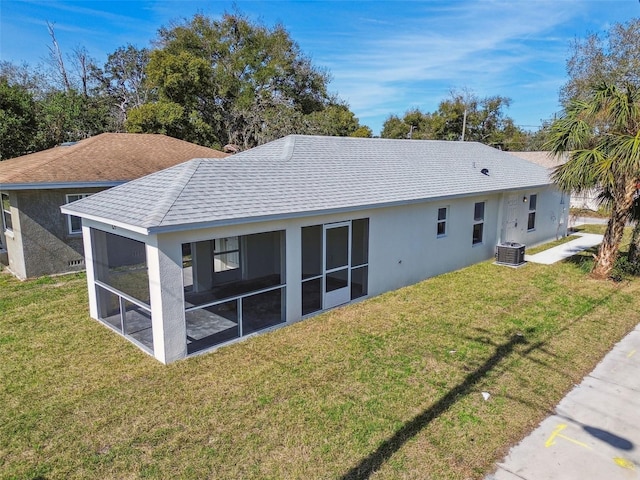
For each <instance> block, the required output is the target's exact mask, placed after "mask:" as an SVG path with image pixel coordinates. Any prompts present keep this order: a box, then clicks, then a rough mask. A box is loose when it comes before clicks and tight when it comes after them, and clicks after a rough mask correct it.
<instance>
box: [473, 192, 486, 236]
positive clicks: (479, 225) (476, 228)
mask: <svg viewBox="0 0 640 480" xmlns="http://www.w3.org/2000/svg"><path fill="white" fill-rule="evenodd" d="M483 230H484V202H477V203H476V204H475V205H474V208H473V245H477V244H479V243H482V237H483V233H484V232H483Z"/></svg>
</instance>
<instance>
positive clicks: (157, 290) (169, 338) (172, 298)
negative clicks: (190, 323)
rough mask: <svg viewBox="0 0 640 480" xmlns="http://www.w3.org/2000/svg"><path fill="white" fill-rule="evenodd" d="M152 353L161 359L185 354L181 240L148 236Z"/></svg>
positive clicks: (185, 335)
mask: <svg viewBox="0 0 640 480" xmlns="http://www.w3.org/2000/svg"><path fill="white" fill-rule="evenodd" d="M147 266H148V268H149V293H150V294H151V324H152V326H153V353H154V356H155V357H156V358H157V359H158V360H159V361H161V362H162V363H165V364H166V363H171V362H174V361H176V360H179V359H181V358H184V357H186V356H187V330H186V324H185V319H184V292H183V286H182V244H181V243H180V242H176V241H173V242H171V241H162V239H160V238H158V237H157V236H155V235H154V236H151V237H149V241H148V243H147Z"/></svg>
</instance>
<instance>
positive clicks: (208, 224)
mask: <svg viewBox="0 0 640 480" xmlns="http://www.w3.org/2000/svg"><path fill="white" fill-rule="evenodd" d="M550 185H553V184H552V183H542V184H539V185H527V186H523V187H514V188H510V189H499V190H487V191H482V192H469V193H461V194H458V195H442V196H438V197H426V198H417V199H412V200H400V201H397V202H385V203H373V204H366V205H357V206H352V207H340V208H328V209H322V210H307V211H302V212H291V213H280V214H274V215H261V216H258V217H239V218H232V219H228V220H214V221H205V222H194V223H182V224H177V225H167V226H157V227H148V228H147V230H146V231H147V234H161V233H171V232H184V231H187V230H200V229H203V228H215V227H227V226H232V225H244V224H248V223H261V222H267V221H274V220H290V219H293V218H304V217H316V216H320V215H334V214H339V213H346V212H360V211H362V210H375V209H379V208H387V207H397V206H401V205H413V204H417V203H425V202H438V201H443V200H453V199H458V198H467V197H477V196H481V195H484V194H486V195H493V194H496V193H510V192H517V191H522V190H532V189H536V188H543V187H548V186H550ZM87 218H88V217H87ZM100 221H101V222H103V223H106V222H105V221H104V219H102V220H100Z"/></svg>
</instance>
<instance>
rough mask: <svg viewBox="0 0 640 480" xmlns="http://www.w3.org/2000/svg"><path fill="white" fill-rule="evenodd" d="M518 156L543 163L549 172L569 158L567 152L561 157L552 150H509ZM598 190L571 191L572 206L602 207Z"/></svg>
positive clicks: (594, 209)
mask: <svg viewBox="0 0 640 480" xmlns="http://www.w3.org/2000/svg"><path fill="white" fill-rule="evenodd" d="M509 153H510V154H511V155H515V156H516V157H520V158H524V159H525V160H528V161H530V162H534V163H537V164H538V165H542V166H543V167H545V168H546V169H548V170H549V173H551V172H553V169H554V168H556V167H557V166H558V165H562V164H563V163H565V162H566V161H567V160H568V159H569V155H568V154H567V153H563V154H561V155H560V157H555V156H554V155H553V153H551V152H509ZM598 193H599V191H597V190H586V191H584V192H571V202H570V206H571V207H572V208H584V209H587V210H593V211H597V210H598V208H599V207H600V204H599V202H598Z"/></svg>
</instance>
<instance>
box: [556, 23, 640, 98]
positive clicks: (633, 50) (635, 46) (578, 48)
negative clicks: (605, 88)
mask: <svg viewBox="0 0 640 480" xmlns="http://www.w3.org/2000/svg"><path fill="white" fill-rule="evenodd" d="M567 74H568V76H569V81H568V82H567V83H566V84H565V85H564V87H563V88H562V90H561V94H560V100H561V101H562V102H563V103H567V102H569V101H571V100H572V99H575V98H578V97H582V96H588V95H589V94H590V92H591V90H592V88H593V87H594V86H596V85H599V84H601V83H603V82H604V83H607V84H608V85H616V86H618V87H623V86H624V85H626V84H632V85H640V18H635V19H632V20H630V21H629V22H627V23H616V24H614V25H613V26H612V27H611V28H610V29H609V30H608V31H607V32H606V34H605V35H604V36H602V35H598V34H597V33H593V34H591V35H589V36H587V38H585V39H582V40H580V39H578V40H576V41H575V42H574V44H573V52H572V54H571V56H570V57H569V59H568V60H567Z"/></svg>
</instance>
